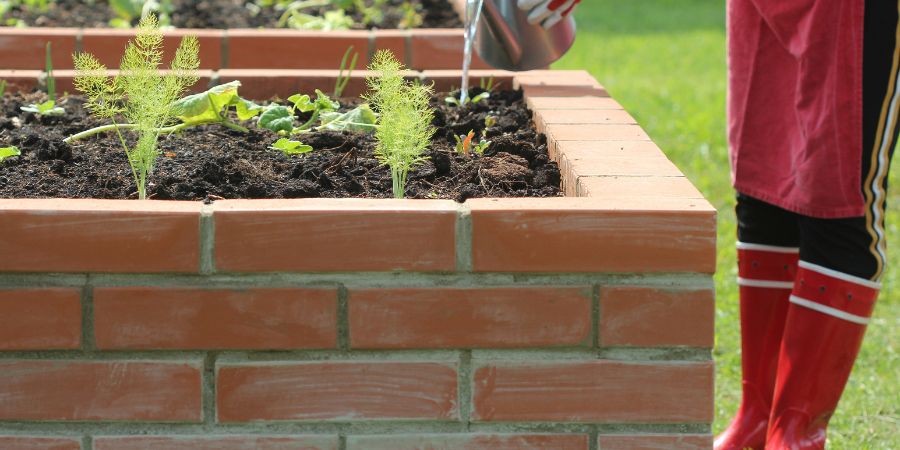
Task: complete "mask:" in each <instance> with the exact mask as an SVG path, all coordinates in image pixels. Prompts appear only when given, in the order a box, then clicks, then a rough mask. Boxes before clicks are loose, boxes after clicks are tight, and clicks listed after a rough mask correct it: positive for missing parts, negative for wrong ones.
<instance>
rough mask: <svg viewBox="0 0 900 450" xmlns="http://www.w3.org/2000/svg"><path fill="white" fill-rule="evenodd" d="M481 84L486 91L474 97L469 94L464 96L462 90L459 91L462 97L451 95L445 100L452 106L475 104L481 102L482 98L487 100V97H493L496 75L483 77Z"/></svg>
mask: <svg viewBox="0 0 900 450" xmlns="http://www.w3.org/2000/svg"><path fill="white" fill-rule="evenodd" d="M479 85H480V87H481V89H482V90H484V92H482V93H480V94H478V95H476V96H474V97H469V96H468V95H465V96H464V95H462V94H463V93H462V92H460V93H459V95H460V98H456V97H454V96H452V95H451V96H449V97H447V98H445V99H444V101H445V102H446V103H447V104H448V105H450V106H466V105H468V104H473V105H474V104H477V103H479V102H481V101H482V100H487V99H489V98H491V91H492V90H493V89H494V77H490V78H487V79H485V78H482V79H481V80H480V83H479Z"/></svg>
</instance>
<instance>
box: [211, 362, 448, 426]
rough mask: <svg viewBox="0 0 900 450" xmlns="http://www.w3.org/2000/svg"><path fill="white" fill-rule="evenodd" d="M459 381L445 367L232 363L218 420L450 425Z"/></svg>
mask: <svg viewBox="0 0 900 450" xmlns="http://www.w3.org/2000/svg"><path fill="white" fill-rule="evenodd" d="M456 380H457V375H456V369H455V367H454V366H451V365H449V364H445V363H426V362H358V361H348V362H309V363H297V364H291V363H276V364H259V365H233V366H228V365H226V366H221V367H219V369H218V380H217V383H216V387H217V389H218V392H217V398H218V400H217V404H218V408H219V410H218V413H219V416H218V420H219V421H220V422H251V421H273V420H292V421H309V420H339V421H344V420H374V419H408V420H450V419H455V418H456V417H457V415H458V412H457V408H458V406H457V404H456V396H457V385H456Z"/></svg>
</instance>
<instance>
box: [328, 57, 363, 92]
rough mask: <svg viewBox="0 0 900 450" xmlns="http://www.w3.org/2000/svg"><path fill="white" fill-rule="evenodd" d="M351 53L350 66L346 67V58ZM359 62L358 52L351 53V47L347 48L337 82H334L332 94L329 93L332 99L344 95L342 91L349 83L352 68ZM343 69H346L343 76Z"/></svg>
mask: <svg viewBox="0 0 900 450" xmlns="http://www.w3.org/2000/svg"><path fill="white" fill-rule="evenodd" d="M351 53H353V58H352V59H351V60H350V65H349V66H348V65H347V58H349V57H350V54H351ZM357 60H359V52H354V51H353V46H352V45H351V46H350V47H348V48H347V51H346V52H344V57H343V58H341V67H340V70H339V71H338V77H337V80H335V82H334V92H332V93H331V96H332V97H334V98H341V95H343V94H344V89H346V88H347V84H348V83H350V77H351V75H353V68H354V67H356V61H357ZM344 69H347V75H346V76H345V75H344Z"/></svg>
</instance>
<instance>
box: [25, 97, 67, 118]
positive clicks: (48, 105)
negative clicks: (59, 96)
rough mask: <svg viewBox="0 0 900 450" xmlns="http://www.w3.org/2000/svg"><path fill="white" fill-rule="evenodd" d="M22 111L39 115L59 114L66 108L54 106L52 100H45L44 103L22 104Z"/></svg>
mask: <svg viewBox="0 0 900 450" xmlns="http://www.w3.org/2000/svg"><path fill="white" fill-rule="evenodd" d="M21 109H22V111H25V112H30V113H34V114H37V115H41V116H61V115H63V114H65V113H66V110H65V109H63V108H61V107H59V106H56V102H54V101H53V100H47V101H46V102H44V103H38V104H34V103H32V104H30V105H28V106H22V107H21Z"/></svg>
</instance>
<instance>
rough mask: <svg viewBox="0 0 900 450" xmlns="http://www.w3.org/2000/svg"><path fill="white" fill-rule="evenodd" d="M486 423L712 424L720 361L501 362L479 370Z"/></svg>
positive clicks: (480, 411) (479, 405)
mask: <svg viewBox="0 0 900 450" xmlns="http://www.w3.org/2000/svg"><path fill="white" fill-rule="evenodd" d="M474 384H475V389H474V391H475V392H474V394H473V401H474V411H473V418H475V419H476V420H479V421H525V422H541V421H551V422H598V423H709V422H711V421H712V419H713V364H712V362H697V363H665V362H639V363H629V362H617V361H588V362H544V363H527V362H521V363H495V364H490V365H485V366H483V367H480V368H478V369H477V370H476V371H475V376H474Z"/></svg>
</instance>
